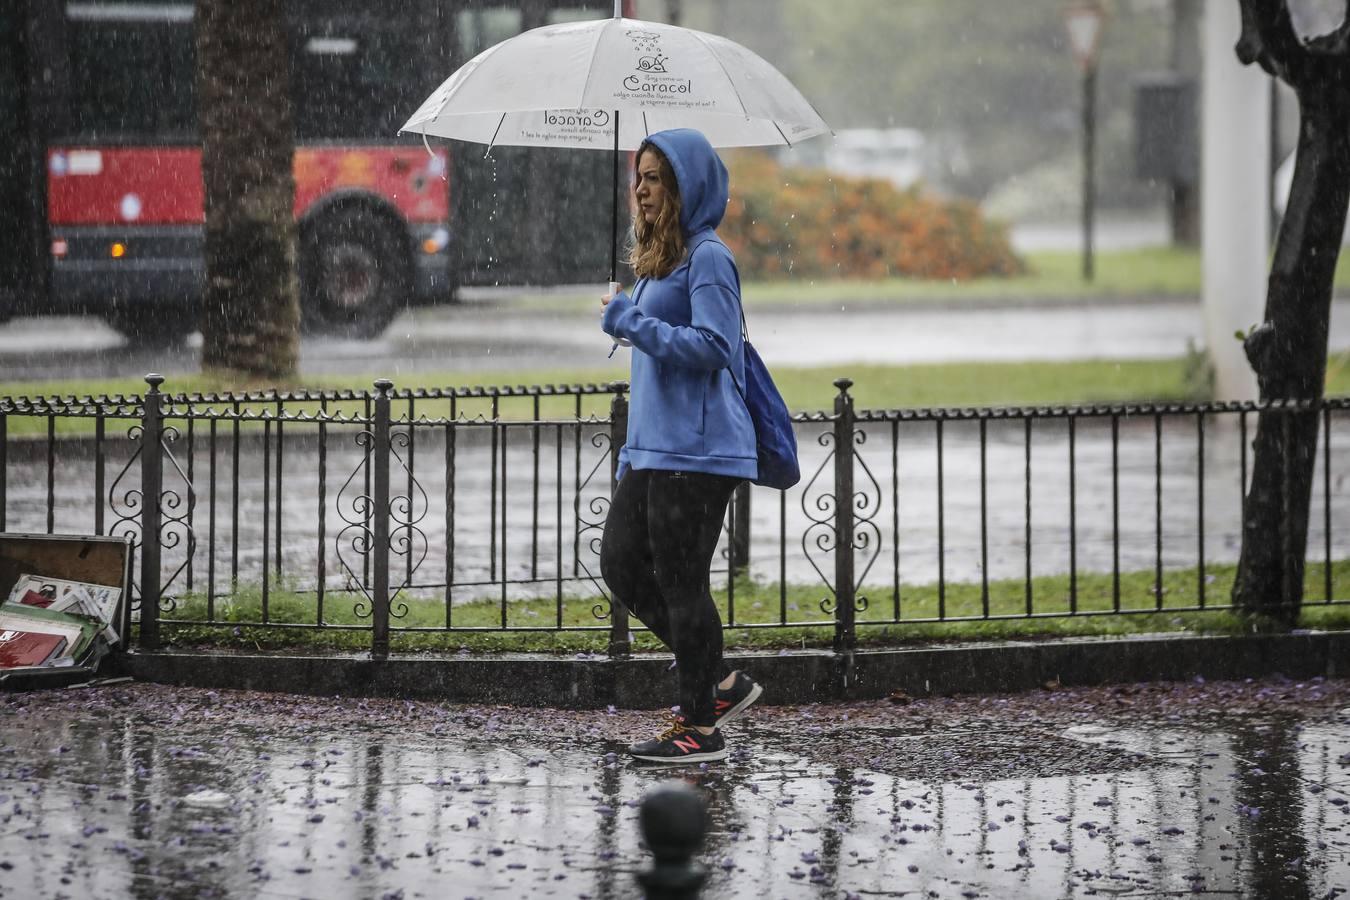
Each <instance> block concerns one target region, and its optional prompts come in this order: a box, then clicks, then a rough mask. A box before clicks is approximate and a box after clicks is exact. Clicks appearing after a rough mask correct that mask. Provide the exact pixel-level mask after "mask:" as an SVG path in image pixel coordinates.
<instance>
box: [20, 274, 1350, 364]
mask: <svg viewBox="0 0 1350 900" xmlns="http://www.w3.org/2000/svg"><path fill="white" fill-rule="evenodd" d="M596 290H597V291H598V290H599V289H598V288H597V289H596ZM474 297H475V299H473V300H471V301H469V302H465V303H462V304H459V305H454V306H447V307H439V308H432V309H424V310H418V311H415V312H413V313H409V314H405V315H403V316H401V317H399V318H398V319H397V320H395V322H394V323H393V324H392V325H391V326H390V327H389V328H388V330H386V331H385V333H384V334H383V335H381V336H380V337H378V338H375V339H373V340H366V341H355V340H334V339H329V338H308V339H306V340H305V341H304V342H303V344H302V347H301V357H300V368H301V372H302V373H304V374H306V375H334V374H342V375H357V374H369V375H372V376H374V375H384V376H389V377H392V378H394V379H396V380H398V379H400V378H403V377H406V376H408V375H415V374H416V373H419V372H445V371H465V372H476V371H488V372H490V371H498V370H505V369H531V368H534V369H549V368H552V369H558V368H584V369H596V368H606V367H608V368H610V369H612V370H613V371H614V372H615V375H616V377H623V376H624V375H625V374H626V372H627V359H626V355H625V353H622V352H620V353H617V354H615V356H614V358H613V359H607V358H606V357H607V354H608V353H609V347H610V345H609V342H608V341H607V340H606V339H605V337H604V336H603V335H602V334H601V333H600V332H599V330H598V309H597V311H596V312H595V313H591V312H589V311H573V312H559V311H556V310H541V309H531V308H530V307H529V304H528V303H527V302H525V300H523V299H522V298H521V297H520V296H518V295H515V294H507V293H503V292H487V293H480V294H476V295H474ZM597 297H598V293H597ZM597 307H598V303H597ZM750 324H751V334H752V337H753V338H754V341H755V344H756V346H757V348H758V349H759V350H760V352H761V353H762V354H763V355H764V357H765V358H766V359H768V360H770V361H772V362H773V363H774V364H776V365H803V366H806V365H833V364H846V363H878V364H881V363H893V364H899V363H927V362H967V361H969V362H992V361H1016V360H1032V359H1035V360H1068V359H1140V358H1160V357H1177V356H1181V355H1183V354H1184V353H1185V352H1186V349H1187V342H1188V341H1194V342H1195V343H1197V344H1199V343H1203V340H1202V334H1203V329H1202V323H1201V317H1200V306H1199V304H1198V303H1197V302H1193V301H1192V302H1187V301H1160V302H1151V303H1143V304H1113V303H1107V304H1100V303H1099V304H1096V305H1091V306H1087V305H1084V306H1080V305H1067V306H1066V305H1063V304H1055V305H1049V306H1044V307H1035V306H1030V307H1027V306H1011V307H1006V308H996V309H942V308H940V307H924V308H913V307H912V308H908V309H906V308H896V307H890V308H884V309H879V308H875V307H871V306H855V307H854V308H848V307H847V306H841V307H839V308H838V309H820V308H814V309H783V308H762V309H756V310H752V311H751V318H750ZM1331 325H1332V332H1331V339H1330V340H1331V348H1332V350H1333V351H1339V350H1345V349H1350V301H1342V302H1338V303H1337V304H1335V305H1334V307H1333V315H1332V320H1331ZM199 342H200V338H196V337H194V338H192V339H191V340H190V341H189V342H188V343H187V344H185V345H183V346H182V347H180V348H177V349H172V350H141V349H136V348H131V347H128V346H127V345H126V343H125V342H124V340H123V339H122V338H121V336H120V335H118V334H117V333H116V332H114V331H113V330H112V329H110V328H108V327H107V326H106V325H104V324H102V323H101V322H100V321H98V320H96V319H92V318H49V319H42V318H28V319H16V320H14V321H12V322H9V323H7V324H5V325H0V378H25V379H30V378H31V379H41V378H57V377H60V378H71V377H113V376H136V375H142V374H144V373H145V372H150V371H156V372H162V373H164V374H166V375H175V374H181V373H190V372H196V371H197V370H198V368H199V365H198V350H197V349H196V348H195V345H196V344H197V343H199Z"/></svg>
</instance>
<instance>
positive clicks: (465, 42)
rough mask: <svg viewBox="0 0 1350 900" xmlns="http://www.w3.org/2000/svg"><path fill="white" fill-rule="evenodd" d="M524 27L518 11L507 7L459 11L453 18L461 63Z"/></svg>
mask: <svg viewBox="0 0 1350 900" xmlns="http://www.w3.org/2000/svg"><path fill="white" fill-rule="evenodd" d="M523 26H524V21H523V19H522V15H521V12H520V10H519V9H518V8H516V9H513V8H511V7H508V6H489V7H487V8H482V7H475V8H473V9H464V10H460V11H459V13H457V14H456V16H455V33H456V34H458V35H459V52H460V53H461V54H463V55H462V56H461V59H464V60H467V59H469V58H471V57H474V56H477V55H478V54H479V53H481V52H483V51H484V50H486V49H487V48H488V47H491V46H492V45H494V44H500V43H501V42H502V41H504V40H506V39H507V38H509V37H514V36H515V35H517V34H520V32H521V29H522V28H523Z"/></svg>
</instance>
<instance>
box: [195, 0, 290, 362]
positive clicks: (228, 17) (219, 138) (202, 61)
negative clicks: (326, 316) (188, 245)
mask: <svg viewBox="0 0 1350 900" xmlns="http://www.w3.org/2000/svg"><path fill="white" fill-rule="evenodd" d="M283 6H284V4H282V3H280V2H278V0H228V2H227V0H198V2H197V7H196V19H197V33H196V46H197V97H198V116H199V121H200V126H201V137H202V181H203V186H204V188H205V197H206V251H205V253H206V290H205V293H204V294H203V304H202V315H201V328H202V338H203V341H204V343H203V347H202V368H203V369H204V370H207V371H217V372H232V373H238V374H240V375H243V376H245V377H250V378H284V377H288V376H290V375H293V374H294V373H295V370H296V364H297V360H298V356H299V334H298V332H299V323H300V308H299V294H298V286H297V279H296V268H295V256H296V251H295V245H296V229H295V219H294V215H293V205H294V202H295V186H294V181H293V178H292V173H291V160H292V155H293V153H294V145H295V132H294V126H293V123H292V115H291V101H290V79H289V76H288V70H289V67H288V63H287V43H286V22H285V15H284V12H283Z"/></svg>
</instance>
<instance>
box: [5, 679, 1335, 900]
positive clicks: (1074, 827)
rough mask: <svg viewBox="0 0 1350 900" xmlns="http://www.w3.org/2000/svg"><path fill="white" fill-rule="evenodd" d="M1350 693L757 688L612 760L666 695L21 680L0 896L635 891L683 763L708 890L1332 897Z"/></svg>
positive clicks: (1308, 686) (9, 740)
mask: <svg viewBox="0 0 1350 900" xmlns="http://www.w3.org/2000/svg"><path fill="white" fill-rule="evenodd" d="M771 689H772V686H771V685H770V690H771ZM1347 704H1350V682H1345V681H1339V682H1337V681H1332V682H1325V683H1324V682H1321V681H1312V682H1307V683H1298V684H1294V683H1290V682H1284V681H1278V680H1277V681H1268V682H1258V683H1254V684H1233V683H1215V684H1209V685H1204V684H1190V685H1152V686H1148V685H1137V686H1124V687H1119V688H1111V689H1093V690H1071V691H1056V692H1049V691H1044V692H1038V693H1036V694H1028V695H1018V696H1001V697H1000V696H994V697H982V698H963V699H935V700H923V701H913V702H911V703H909V704H907V705H893V704H889V703H872V704H851V705H834V706H811V707H804V708H780V709H773V708H763V707H761V708H757V709H756V710H754V711H753V712H752V714H751V716H750V721H749V722H748V723H746V724H741V723H737V724H734V725H732V726H729V727H728V729H727V734H728V742H729V744H730V745H731V746H732V748H733V756H732V758H731V760H730V761H729V762H727V763H725V764H718V763H714V764H710V765H707V766H704V767H700V768H691V769H687V770H686V769H683V768H679V767H676V768H674V769H661V768H650V767H646V766H643V765H641V764H636V763H631V762H629V761H627V760H626V759H625V758H624V757H623V756H622V755H620V754H621V750H622V747H623V745H624V742H626V741H628V740H631V739H634V738H637V737H640V736H646V735H647V734H648V733H649V732H651V731H652V729H653V727H654V725H653V722H652V719H651V716H650V715H649V714H636V713H626V712H611V713H610V714H605V713H603V712H594V713H592V712H575V713H567V712H558V711H547V710H520V709H512V708H505V707H495V708H490V709H467V708H463V707H451V706H444V705H437V704H430V703H411V702H401V701H379V700H366V701H356V700H344V699H331V698H329V699H322V700H320V699H315V698H299V697H290V696H283V695H269V694H260V693H242V692H225V691H222V692H213V691H207V690H196V689H172V688H164V687H157V686H147V685H121V686H110V687H103V688H89V689H71V690H65V691H59V692H50V693H38V694H32V695H18V696H12V695H10V696H0V869H2V870H3V872H4V874H3V878H0V897H4V898H27V897H34V896H42V897H63V896H64V897H95V898H97V897H110V898H111V897H118V898H120V897H318V896H326V897H358V896H359V897H391V898H392V897H398V898H413V897H438V898H439V897H456V898H457V897H511V898H515V897H525V896H529V897H589V898H619V897H636V896H639V892H638V890H637V888H636V885H635V881H634V873H635V872H636V871H637V870H638V869H640V868H641V867H643V866H644V865H646V864H647V862H648V859H647V858H646V855H645V851H644V850H643V849H642V847H641V846H640V845H639V836H638V828H637V810H636V806H637V804H638V803H639V801H640V800H641V798H642V796H643V795H644V794H645V793H646V792H647V791H648V790H650V789H651V788H652V787H654V786H655V785H657V784H660V783H661V782H663V781H664V780H666V779H668V778H671V777H683V778H685V779H687V780H688V781H690V782H692V783H693V784H695V785H697V786H698V787H699V788H700V789H701V790H702V792H703V794H704V796H705V799H706V801H707V803H708V805H709V808H710V811H711V814H712V823H713V824H712V828H711V831H710V833H709V836H708V841H707V844H706V846H705V848H704V850H703V852H702V854H701V859H702V860H703V862H705V863H706V864H707V865H708V866H709V868H710V877H709V882H708V885H707V888H706V890H705V892H704V895H703V896H705V897H707V898H741V897H745V898H757V897H774V898H779V897H789V898H791V897H821V898H825V897H829V898H850V897H851V898H861V897H925V898H1036V900H1043V898H1077V897H1089V896H1117V897H1133V898H1144V897H1148V898H1158V897H1173V896H1181V895H1193V894H1199V895H1203V896H1241V897H1250V898H1271V900H1311V898H1319V900H1320V898H1334V897H1337V896H1343V895H1344V894H1345V892H1346V890H1347V888H1350V812H1348V810H1350V804H1348V803H1347V800H1348V799H1350V769H1348V767H1350V705H1347Z"/></svg>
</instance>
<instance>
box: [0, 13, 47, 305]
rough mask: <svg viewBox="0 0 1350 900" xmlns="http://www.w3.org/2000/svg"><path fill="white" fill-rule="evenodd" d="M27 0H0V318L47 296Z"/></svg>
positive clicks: (41, 187)
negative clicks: (1, 128)
mask: <svg viewBox="0 0 1350 900" xmlns="http://www.w3.org/2000/svg"><path fill="white" fill-rule="evenodd" d="M29 5H30V4H28V3H25V2H24V0H0V122H6V123H13V124H12V125H10V126H8V127H7V129H6V131H7V134H6V140H4V141H0V209H3V210H6V211H7V212H6V215H5V216H4V219H3V221H0V318H6V319H7V318H9V317H10V316H12V315H14V314H15V313H16V312H21V311H25V310H28V309H31V308H33V307H35V306H39V305H40V303H39V302H38V301H39V298H40V297H45V296H46V289H47V272H46V268H45V266H46V259H47V257H46V254H45V253H43V252H42V251H43V250H44V246H43V244H44V242H45V235H46V204H45V202H44V199H43V198H44V191H43V183H42V174H43V171H44V166H43V165H42V162H41V159H42V155H41V154H42V147H41V144H40V137H39V134H38V130H37V116H36V115H35V104H34V103H33V102H32V95H33V91H32V88H33V83H32V71H33V70H32V67H31V65H30V58H31V33H32V32H31V30H30V24H31V23H30V22H29V21H28V16H27V11H28V7H29Z"/></svg>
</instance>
